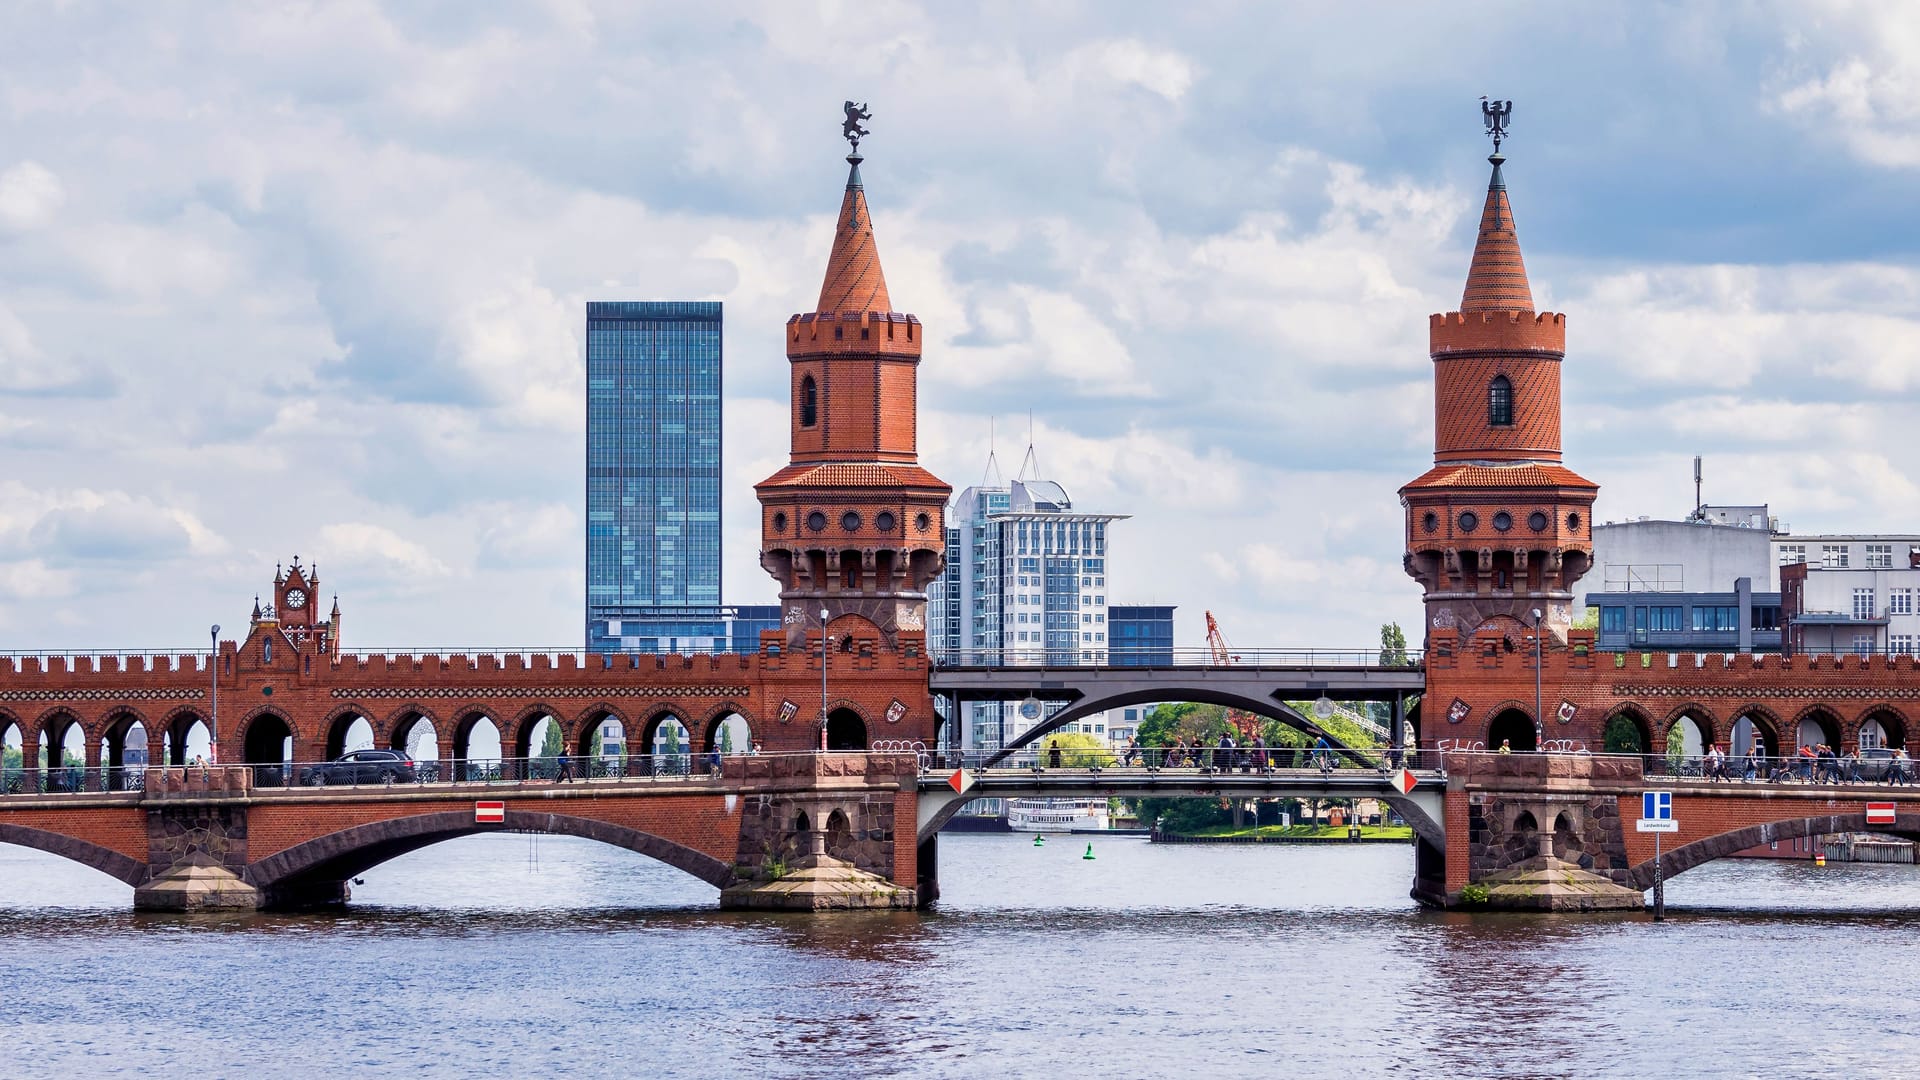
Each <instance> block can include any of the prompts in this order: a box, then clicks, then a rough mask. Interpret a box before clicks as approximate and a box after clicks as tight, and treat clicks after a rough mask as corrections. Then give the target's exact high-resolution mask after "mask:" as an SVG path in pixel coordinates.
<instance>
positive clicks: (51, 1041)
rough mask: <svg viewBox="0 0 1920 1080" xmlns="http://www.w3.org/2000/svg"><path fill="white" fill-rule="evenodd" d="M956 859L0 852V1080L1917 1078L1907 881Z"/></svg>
mask: <svg viewBox="0 0 1920 1080" xmlns="http://www.w3.org/2000/svg"><path fill="white" fill-rule="evenodd" d="M940 843H941V872H942V886H943V889H944V896H943V898H942V900H941V902H940V904H939V909H938V910H937V911H935V912H930V913H920V914H915V913H895V914H880V915H841V916H825V917H815V916H797V915H769V914H733V913H722V912H718V911H715V910H713V908H712V905H713V901H714V893H713V891H712V890H711V889H710V888H708V887H707V886H705V885H703V884H701V883H700V882H698V881H696V880H694V879H693V878H691V877H687V876H685V875H683V874H681V873H680V872H678V871H675V870H672V869H669V868H667V867H665V866H662V865H660V864H657V863H653V862H651V861H649V860H647V859H645V858H643V857H641V856H638V855H634V854H632V853H630V852H627V851H624V850H619V849H613V848H607V847H602V846H599V845H595V844H593V843H591V842H589V841H584V840H574V839H570V838H564V837H539V838H531V837H526V836H500V835H496V836H479V837H470V838H467V839H464V840H459V841H454V842H451V843H447V844H442V845H440V846H438V847H435V848H429V849H427V850H424V851H421V852H417V853H414V854H412V855H408V856H405V857H403V858H400V859H396V860H394V861H393V862H391V863H388V864H386V865H384V866H381V867H378V868H376V869H375V870H373V871H371V872H369V873H368V874H367V875H366V878H365V882H364V884H362V885H360V886H357V887H356V889H355V898H354V903H353V905H352V906H351V907H350V908H349V909H346V910H343V911H338V912H330V913H321V914H307V915H246V916H196V917H185V916H157V915H135V914H132V913H131V912H129V911H128V910H127V905H128V901H129V898H130V894H131V890H129V889H127V888H126V887H125V886H122V885H120V884H119V883H118V882H115V881H112V880H111V879H109V878H106V877H105V876H103V875H100V874H97V873H95V872H93V871H91V870H87V869H85V868H82V867H79V866H76V865H74V864H70V863H65V862H62V861H60V860H58V859H55V858H53V857H51V856H47V855H42V854H40V853H37V852H31V851H25V850H22V849H19V848H12V847H0V973H3V974H4V981H0V987H3V989H0V1015H4V1018H5V1024H4V1029H3V1030H4V1032H5V1039H4V1047H0V1075H4V1076H8V1077H40V1076H47V1077H53V1076H74V1075H81V1074H90V1075H94V1076H144V1077H155V1076H189V1075H191V1076H207V1077H242V1076H261V1077H266V1076H273V1077H278V1076H314V1075H333V1076H342V1075H347V1076H351V1075H375V1074H381V1075H390V1074H402V1073H404V1074H406V1075H410V1076H411V1075H424V1076H461V1077H467V1076H472V1077H520V1076H548V1075H558V1074H563V1073H564V1074H570V1075H576V1076H667V1077H681V1076H724V1075H747V1076H767V1077H848V1076H909V1075H911V1076H914V1077H948V1076H955V1077H959V1076H966V1077H973V1076H979V1077H1028V1076H1032V1077H1078V1076H1116V1077H1163V1076H1165V1077H1171V1076H1212V1077H1240V1076H1246V1077H1255V1076H1262V1077H1274V1076H1308V1077H1321V1076H1326V1077H1341V1078H1344V1080H1354V1078H1359V1077H1368V1076H1399V1077H1429V1076H1431V1077H1461V1076H1476V1077H1477V1076H1512V1077H1521V1076H1558V1075H1569V1076H1649V1075H1657V1076H1666V1075H1683V1076H1756V1075H1766V1076H1770V1077H1780V1076H1799V1075H1868V1074H1873V1075H1898V1074H1907V1075H1915V1074H1920V1042H1916V1041H1915V1039H1914V1036H1915V1034H1916V1033H1917V1032H1920V1020H1916V1018H1915V1015H1914V1010H1913V1009H1912V1007H1911V1005H1910V1001H1909V997H1908V990H1909V988H1910V987H1911V986H1912V985H1913V983H1914V977H1913V972H1914V971H1915V966H1916V963H1917V962H1920V937H1917V936H1916V935H1915V930H1916V922H1917V920H1916V915H1915V912H1920V870H1916V868H1915V867H1906V866H1839V865H1833V866H1828V867H1826V868H1825V869H1815V868H1813V867H1812V866H1809V865H1806V864H1802V863H1792V864H1788V863H1774V862H1737V861H1727V862H1721V863H1714V864H1709V865H1707V866H1704V867H1701V868H1698V869H1696V870H1693V871H1691V872H1689V873H1687V874H1685V875H1683V876H1681V877H1679V878H1676V879H1675V880H1674V881H1672V882H1671V883H1670V884H1669V888H1668V899H1669V905H1670V910H1671V913H1672V918H1671V919H1670V920H1669V921H1668V922H1666V923H1664V924H1655V923H1653V922H1651V921H1650V920H1648V919H1646V918H1645V917H1628V916H1605V917H1568V916H1560V917H1556V916H1523V915H1471V916H1470V915H1462V914H1452V913H1449V914H1435V913H1430V912H1423V911H1421V910H1419V909H1417V908H1416V907H1414V906H1413V905H1412V903H1411V902H1410V901H1408V900H1407V899H1406V892H1407V885H1408V879H1409V877H1410V874H1411V866H1412V857H1411V852H1410V851H1409V850H1408V849H1405V848H1400V847H1382V846H1367V847H1338V848H1325V849H1321V848H1305V847H1279V846H1272V847H1261V848H1254V847H1204V846H1174V847H1168V846H1155V845H1150V844H1147V843H1146V842H1144V841H1141V840H1137V839H1124V838H1101V839H1099V840H1095V841H1093V851H1094V855H1095V858H1094V859H1092V860H1088V859H1085V858H1084V857H1083V855H1084V853H1085V851H1086V845H1087V843H1088V841H1087V840H1086V839H1084V838H1079V837H1057V838H1054V839H1052V840H1051V841H1050V842H1049V843H1048V844H1047V845H1046V846H1044V847H1039V848H1036V847H1035V846H1033V844H1032V842H1031V840H1030V839H1028V838H1023V837H1018V836H992V835H950V836H946V837H943V838H942V839H941V841H940Z"/></svg>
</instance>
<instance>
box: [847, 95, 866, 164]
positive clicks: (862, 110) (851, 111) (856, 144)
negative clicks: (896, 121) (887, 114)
mask: <svg viewBox="0 0 1920 1080" xmlns="http://www.w3.org/2000/svg"><path fill="white" fill-rule="evenodd" d="M840 108H841V111H842V112H844V113H846V114H847V118H846V120H845V121H844V122H842V123H841V125H840V137H841V138H843V139H845V140H847V141H848V142H850V143H852V144H853V153H851V154H848V155H847V161H848V162H849V163H850V164H853V165H858V164H860V162H861V161H862V160H863V159H862V158H861V157H860V140H861V139H863V138H866V136H867V134H868V133H867V129H866V128H863V127H861V126H860V121H862V120H871V119H873V113H871V112H868V111H867V103H866V102H864V101H861V102H852V101H849V102H847V103H846V104H844V105H842V106H841V107H840Z"/></svg>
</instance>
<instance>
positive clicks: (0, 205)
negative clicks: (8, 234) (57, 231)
mask: <svg viewBox="0 0 1920 1080" xmlns="http://www.w3.org/2000/svg"><path fill="white" fill-rule="evenodd" d="M66 197H67V194H66V189H65V188H63V187H62V186H61V184H60V178H59V177H58V176H55V175H54V174H53V173H52V172H51V171H50V170H49V169H48V168H47V167H46V166H44V165H42V164H40V163H39V162H37V161H23V162H21V163H20V164H18V165H15V166H13V167H12V168H10V169H7V170H6V171H4V172H0V230H7V229H31V228H34V227H35V226H39V225H45V224H47V223H48V222H49V221H51V220H52V219H53V215H54V213H55V212H57V211H58V210H59V209H60V204H61V203H63V202H65V201H66Z"/></svg>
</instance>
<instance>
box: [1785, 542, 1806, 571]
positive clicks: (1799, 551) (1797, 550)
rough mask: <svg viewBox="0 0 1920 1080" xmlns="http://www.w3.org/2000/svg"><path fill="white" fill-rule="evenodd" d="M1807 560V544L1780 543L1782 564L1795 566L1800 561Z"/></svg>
mask: <svg viewBox="0 0 1920 1080" xmlns="http://www.w3.org/2000/svg"><path fill="white" fill-rule="evenodd" d="M1806 561H1807V545H1805V544H1781V545H1780V565H1781V566H1795V565H1798V564H1799V563H1803V562H1806Z"/></svg>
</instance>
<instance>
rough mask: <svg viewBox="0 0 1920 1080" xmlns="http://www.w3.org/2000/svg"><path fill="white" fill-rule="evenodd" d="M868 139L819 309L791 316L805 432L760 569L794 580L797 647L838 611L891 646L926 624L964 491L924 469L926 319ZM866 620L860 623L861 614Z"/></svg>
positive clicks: (771, 520)
mask: <svg viewBox="0 0 1920 1080" xmlns="http://www.w3.org/2000/svg"><path fill="white" fill-rule="evenodd" d="M863 160H865V159H864V158H862V157H861V156H860V149H859V143H858V141H857V139H856V140H855V143H854V150H853V153H851V154H848V155H847V165H848V172H847V187H846V192H845V194H844V195H843V196H842V197H841V201H840V216H839V219H838V221H837V223H836V225H835V230H834V237H833V253H832V255H831V256H830V257H829V258H828V260H827V272H826V278H825V280H824V281H823V282H822V283H821V286H820V300H819V302H818V303H817V304H816V305H815V306H814V310H812V311H809V312H803V313H801V314H798V315H794V316H793V317H792V318H790V319H788V320H787V335H786V337H787V361H788V366H789V369H790V370H789V373H788V374H789V383H790V387H791V394H792V408H791V417H790V422H791V432H792V441H791V449H790V453H789V464H788V465H787V467H786V468H784V469H781V470H780V471H779V472H777V473H775V474H773V475H772V476H770V477H768V478H767V479H765V480H763V481H761V482H760V483H759V484H756V485H754V491H755V493H756V494H757V495H758V497H759V500H760V507H761V511H760V536H761V543H760V565H761V566H763V567H765V568H766V570H767V572H768V573H769V574H772V575H773V576H774V578H776V579H777V580H778V581H779V582H780V601H781V606H782V608H783V615H782V621H783V624H784V628H785V630H786V632H787V635H788V638H789V641H790V642H791V643H792V645H794V646H797V645H799V644H800V643H801V642H802V641H803V640H804V638H805V636H806V634H807V633H808V631H809V630H810V629H817V628H818V627H820V625H821V622H822V620H821V615H820V613H821V612H822V611H825V612H826V613H827V615H826V619H825V621H826V622H827V623H835V622H839V621H840V620H843V619H845V620H846V621H845V622H841V623H840V625H839V626H837V627H836V628H835V631H834V632H835V633H848V634H851V635H852V636H853V637H855V638H859V637H862V636H875V637H877V638H878V639H879V640H881V641H882V642H883V643H884V644H885V645H887V646H889V647H893V646H897V645H898V644H899V640H900V637H901V635H903V634H912V635H919V634H924V632H925V630H926V604H927V599H926V589H927V585H928V583H929V582H931V581H932V580H933V579H934V578H936V577H938V576H939V574H940V569H941V567H942V565H944V561H945V547H944V542H943V535H944V522H943V520H942V519H943V517H944V510H945V508H946V503H947V496H948V495H949V494H950V493H951V491H952V489H951V488H950V487H948V486H947V485H946V484H945V483H944V482H942V481H941V480H940V478H939V477H936V476H934V475H933V474H932V473H930V472H928V471H926V470H925V469H923V468H921V467H920V454H919V441H918V429H917V423H918V378H919V366H920V348H921V344H922V333H921V326H920V320H919V319H917V318H915V317H913V316H912V315H906V314H902V313H900V312H897V311H895V310H893V301H892V299H891V297H889V295H888V293H887V279H886V276H885V274H883V273H882V272H881V269H880V253H879V251H878V250H877V249H876V248H875V246H874V237H873V219H872V217H871V215H870V214H869V212H868V209H867V194H866V189H865V186H864V184H863V182H862V180H861V177H860V163H861V162H862V161H863ZM849 616H851V617H852V618H850V619H848V618H847V617H849Z"/></svg>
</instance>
